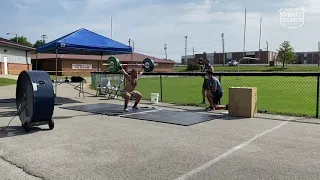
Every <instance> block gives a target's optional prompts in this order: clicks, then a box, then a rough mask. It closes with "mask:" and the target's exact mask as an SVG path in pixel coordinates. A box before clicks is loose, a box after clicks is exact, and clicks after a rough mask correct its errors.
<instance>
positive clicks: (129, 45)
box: [128, 38, 131, 46]
mask: <svg viewBox="0 0 320 180" xmlns="http://www.w3.org/2000/svg"><path fill="white" fill-rule="evenodd" d="M128 42H129V46H130V43H131V39H130V38H129V41H128Z"/></svg>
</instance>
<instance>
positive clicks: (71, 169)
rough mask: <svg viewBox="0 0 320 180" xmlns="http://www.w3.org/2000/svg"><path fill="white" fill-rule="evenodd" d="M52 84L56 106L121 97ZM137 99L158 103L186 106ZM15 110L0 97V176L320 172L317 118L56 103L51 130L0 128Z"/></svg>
mask: <svg viewBox="0 0 320 180" xmlns="http://www.w3.org/2000/svg"><path fill="white" fill-rule="evenodd" d="M14 89H15V86H7V87H1V88H0V91H1V93H0V99H4V98H10V97H14V94H15V90H14ZM58 92H59V93H58V94H59V96H62V97H64V102H65V104H63V105H62V106H73V105H77V104H81V105H83V104H89V103H97V102H99V103H102V102H104V103H117V104H122V101H119V100H104V99H103V98H101V97H93V96H92V95H90V94H93V93H94V92H93V91H90V92H89V90H88V92H89V93H88V94H87V96H86V97H85V98H83V97H78V94H77V92H76V91H75V90H74V89H73V87H72V86H68V85H60V86H59V87H58ZM144 103H145V105H144V106H153V107H155V108H161V109H170V110H182V109H184V108H185V107H177V106H173V105H168V104H158V105H157V106H155V105H151V104H150V103H148V102H146V101H144ZM130 106H132V104H130ZM173 108H179V109H173ZM188 109H189V110H192V109H195V108H194V107H188ZM14 111H15V106H14V104H11V103H0V129H1V131H0V167H1V168H0V177H1V179H4V180H11V179H12V180H17V179H50V180H58V179H59V180H64V179H68V180H69V179H77V180H79V179H86V180H87V179H130V180H132V179H137V180H144V179H146V180H151V179H152V180H155V179H161V180H162V179H172V180H175V179H177V180H178V179H181V180H182V179H197V180H210V179H214V180H216V179H226V180H230V179H244V180H248V179H290V180H292V179H300V180H301V179H319V177H318V176H319V175H320V171H319V169H320V154H319V147H320V146H319V144H320V126H319V125H320V123H319V120H318V119H306V118H301V117H287V116H278V115H263V114H258V115H257V117H256V118H233V117H228V116H227V114H226V116H225V117H223V118H220V119H215V120H212V121H207V122H204V123H200V124H196V125H192V126H178V125H170V124H164V123H157V122H151V121H143V120H136V119H129V118H122V117H114V116H101V115H97V114H90V113H85V112H78V111H72V110H66V109H61V108H59V106H55V110H54V115H53V118H54V120H55V128H54V129H53V130H49V129H48V126H47V125H41V126H39V127H34V128H32V129H31V131H30V132H29V133H25V132H24V131H23V130H22V128H21V123H20V121H19V119H18V118H15V119H14V120H13V121H12V122H11V124H10V125H9V127H8V128H7V129H6V130H4V128H5V127H6V126H7V124H8V122H9V121H10V119H11V118H12V116H13V114H14ZM195 113H197V112H195ZM223 113H226V112H223Z"/></svg>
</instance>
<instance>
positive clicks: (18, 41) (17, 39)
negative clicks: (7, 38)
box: [7, 33, 19, 43]
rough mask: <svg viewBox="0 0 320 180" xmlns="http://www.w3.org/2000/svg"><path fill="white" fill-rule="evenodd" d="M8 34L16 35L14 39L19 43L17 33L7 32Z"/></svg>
mask: <svg viewBox="0 0 320 180" xmlns="http://www.w3.org/2000/svg"><path fill="white" fill-rule="evenodd" d="M9 34H12V35H16V41H17V43H19V41H18V34H15V33H7V35H9Z"/></svg>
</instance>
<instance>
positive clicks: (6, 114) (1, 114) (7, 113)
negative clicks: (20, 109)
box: [0, 111, 17, 117]
mask: <svg viewBox="0 0 320 180" xmlns="http://www.w3.org/2000/svg"><path fill="white" fill-rule="evenodd" d="M16 113H17V111H2V112H0V117H13V116H15V115H16Z"/></svg>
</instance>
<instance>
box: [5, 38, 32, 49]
mask: <svg viewBox="0 0 320 180" xmlns="http://www.w3.org/2000/svg"><path fill="white" fill-rule="evenodd" d="M10 41H14V42H17V37H14V38H11V39H10ZM18 43H19V44H22V45H25V46H30V47H32V44H31V43H30V42H29V41H28V39H27V38H26V37H24V36H20V37H18Z"/></svg>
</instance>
